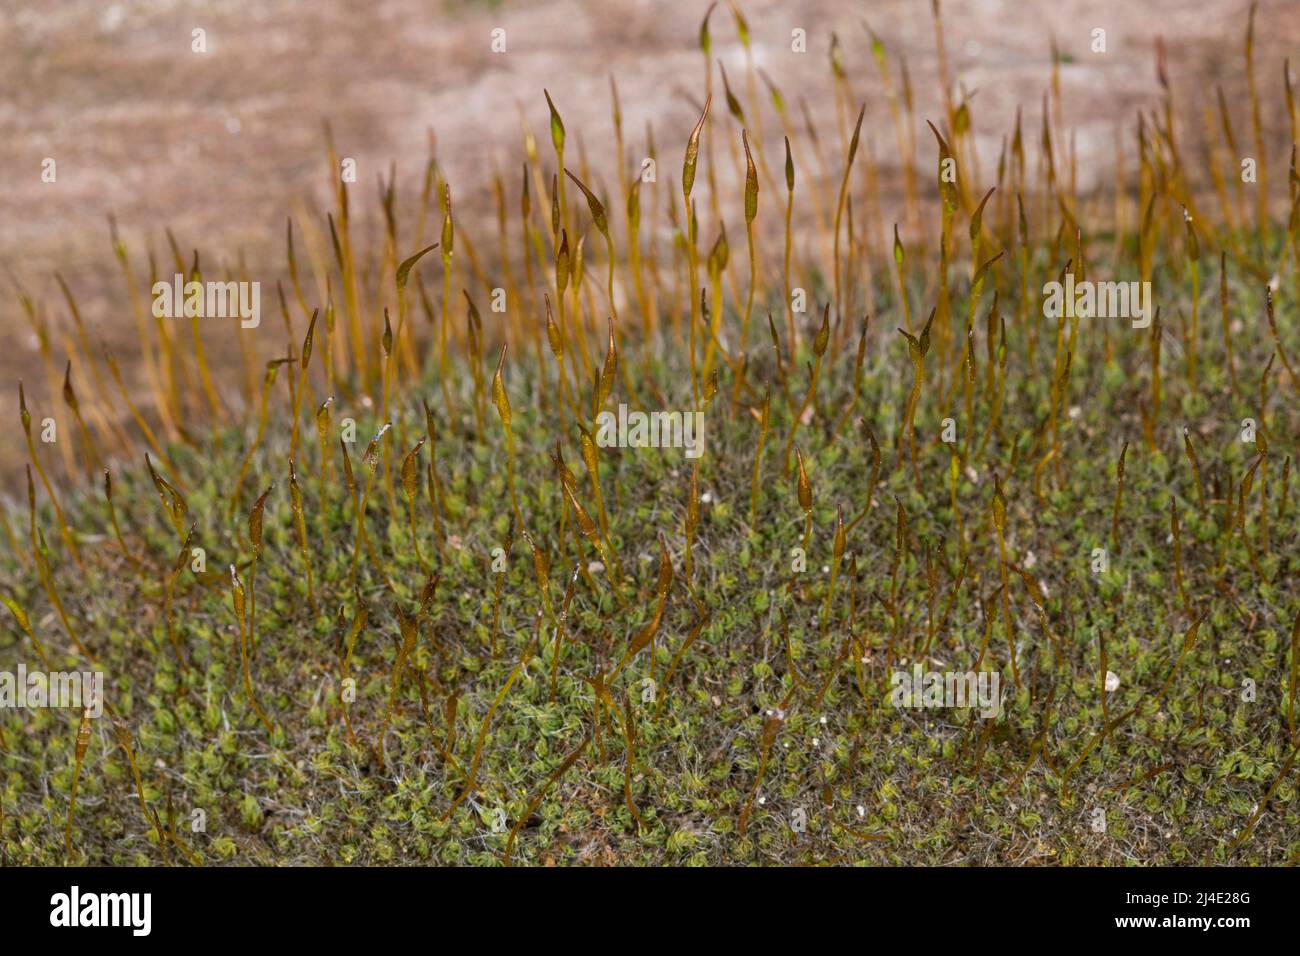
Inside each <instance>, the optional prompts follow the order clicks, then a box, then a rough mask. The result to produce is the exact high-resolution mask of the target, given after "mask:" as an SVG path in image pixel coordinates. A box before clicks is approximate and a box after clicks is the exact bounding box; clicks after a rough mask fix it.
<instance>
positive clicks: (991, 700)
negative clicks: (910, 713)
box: [889, 663, 1002, 720]
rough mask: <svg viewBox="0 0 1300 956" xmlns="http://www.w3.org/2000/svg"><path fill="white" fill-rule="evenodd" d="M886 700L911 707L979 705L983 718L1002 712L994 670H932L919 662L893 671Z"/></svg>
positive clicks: (999, 687)
mask: <svg viewBox="0 0 1300 956" xmlns="http://www.w3.org/2000/svg"><path fill="white" fill-rule="evenodd" d="M890 683H891V684H892V685H893V690H892V691H890V694H889V702H890V703H891V704H892V705H893V706H895V707H898V708H911V709H913V710H920V709H921V708H926V709H940V708H945V707H960V708H970V707H977V708H979V715H980V716H981V717H983V718H985V719H986V720H987V719H988V718H990V717H996V716H998V714H1000V713H1002V675H1000V674H999V673H998V672H997V671H932V670H926V669H925V668H924V667H922V666H921V665H920V664H919V663H918V664H913V665H912V669H911V670H910V671H894V673H893V675H892V677H891V679H890Z"/></svg>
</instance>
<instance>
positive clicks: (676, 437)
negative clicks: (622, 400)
mask: <svg viewBox="0 0 1300 956" xmlns="http://www.w3.org/2000/svg"><path fill="white" fill-rule="evenodd" d="M596 425H597V428H598V430H597V432H596V444H597V445H599V446H600V447H601V448H684V449H686V457H687V458H699V457H700V456H701V455H703V454H704V413H703V412H698V411H697V412H640V411H635V410H634V411H628V408H627V406H626V405H623V404H620V405H619V406H618V414H617V415H615V414H614V413H613V412H610V411H604V412H601V413H600V414H599V415H597V416H596Z"/></svg>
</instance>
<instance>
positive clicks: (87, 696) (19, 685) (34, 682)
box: [0, 664, 104, 717]
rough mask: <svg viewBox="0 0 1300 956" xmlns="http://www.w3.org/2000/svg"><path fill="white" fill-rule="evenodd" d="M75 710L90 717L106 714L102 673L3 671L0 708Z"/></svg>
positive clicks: (20, 668)
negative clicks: (59, 708) (82, 711)
mask: <svg viewBox="0 0 1300 956" xmlns="http://www.w3.org/2000/svg"><path fill="white" fill-rule="evenodd" d="M4 707H13V708H24V709H25V708H35V707H75V708H77V709H78V710H84V711H85V712H86V714H87V715H88V716H90V717H98V716H100V715H101V714H102V713H103V712H104V674H103V672H102V671H71V672H68V671H52V672H46V671H29V670H27V665H25V664H19V665H18V670H17V671H16V672H15V671H0V708H4Z"/></svg>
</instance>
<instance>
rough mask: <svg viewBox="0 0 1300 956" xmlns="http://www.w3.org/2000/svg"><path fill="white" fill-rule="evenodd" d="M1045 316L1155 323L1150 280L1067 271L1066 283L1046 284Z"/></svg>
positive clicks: (1139, 326) (1140, 325)
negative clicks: (1095, 277) (1096, 278)
mask: <svg viewBox="0 0 1300 956" xmlns="http://www.w3.org/2000/svg"><path fill="white" fill-rule="evenodd" d="M1043 295H1044V296H1046V298H1044V299H1043V317H1044V318H1048V319H1059V318H1062V317H1064V318H1067V319H1074V318H1079V319H1091V318H1098V319H1132V320H1133V328H1135V329H1145V328H1146V327H1147V326H1149V325H1150V324H1151V319H1152V317H1153V316H1154V314H1155V313H1154V312H1153V311H1152V309H1151V283H1150V282H1091V281H1088V280H1084V281H1082V282H1075V281H1074V273H1072V272H1067V273H1066V274H1065V283H1064V284H1062V283H1060V282H1057V281H1056V280H1055V279H1053V280H1052V281H1051V282H1048V283H1046V284H1044V285H1043Z"/></svg>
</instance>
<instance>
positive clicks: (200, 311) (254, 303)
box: [151, 272, 262, 329]
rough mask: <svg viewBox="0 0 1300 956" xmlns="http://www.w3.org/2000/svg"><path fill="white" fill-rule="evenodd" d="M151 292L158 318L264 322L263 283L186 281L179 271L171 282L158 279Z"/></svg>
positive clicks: (247, 326) (242, 323) (250, 326)
mask: <svg viewBox="0 0 1300 956" xmlns="http://www.w3.org/2000/svg"><path fill="white" fill-rule="evenodd" d="M151 291H152V292H153V314H154V317H155V318H158V319H179V318H182V317H184V318H187V319H188V318H199V319H239V324H240V327H242V328H245V329H255V328H257V326H258V325H259V324H260V323H261V321H262V283H260V282H194V281H191V282H186V281H185V277H184V276H183V275H181V274H180V273H179V272H178V273H176V275H174V276H173V277H172V281H171V282H164V281H162V280H161V279H160V280H158V281H157V282H155V283H154V284H153V289H152V290H151Z"/></svg>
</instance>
